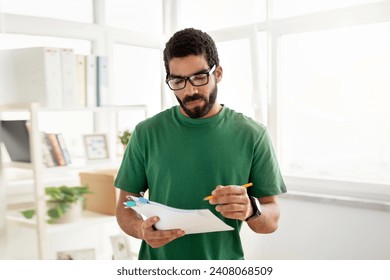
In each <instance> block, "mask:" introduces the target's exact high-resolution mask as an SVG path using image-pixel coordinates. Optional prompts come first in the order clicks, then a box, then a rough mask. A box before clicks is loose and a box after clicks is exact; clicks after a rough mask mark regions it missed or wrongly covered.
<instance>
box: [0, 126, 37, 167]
mask: <svg viewBox="0 0 390 280" xmlns="http://www.w3.org/2000/svg"><path fill="white" fill-rule="evenodd" d="M1 142H3V143H4V146H5V148H6V150H7V152H8V154H9V157H10V159H11V160H12V161H14V162H31V157H30V137H29V132H28V127H27V121H26V120H12V121H11V120H10V121H8V120H7V121H6V120H2V121H1V128H0V143H1Z"/></svg>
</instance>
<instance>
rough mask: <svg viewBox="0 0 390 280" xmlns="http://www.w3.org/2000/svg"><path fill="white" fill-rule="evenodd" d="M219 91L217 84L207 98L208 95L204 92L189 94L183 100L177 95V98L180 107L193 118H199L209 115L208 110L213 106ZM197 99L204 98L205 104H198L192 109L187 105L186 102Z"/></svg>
mask: <svg viewBox="0 0 390 280" xmlns="http://www.w3.org/2000/svg"><path fill="white" fill-rule="evenodd" d="M217 93H218V87H217V85H215V87H214V89H213V91H212V92H211V93H210V96H209V97H208V98H207V96H205V95H203V94H198V93H195V94H194V95H191V96H189V95H187V96H186V97H184V98H183V100H180V99H179V98H178V97H177V96H176V99H177V101H178V102H179V104H180V107H181V108H182V109H183V110H184V112H185V113H186V114H187V115H188V116H189V117H190V118H192V119H199V118H202V117H204V116H205V115H207V113H208V112H210V110H211V108H212V107H213V106H214V104H215V101H216V100H217ZM197 100H203V102H204V105H203V106H196V107H194V108H192V109H189V108H187V107H186V104H187V103H188V102H191V101H197Z"/></svg>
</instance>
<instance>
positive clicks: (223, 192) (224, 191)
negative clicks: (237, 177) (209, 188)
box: [209, 186, 249, 204]
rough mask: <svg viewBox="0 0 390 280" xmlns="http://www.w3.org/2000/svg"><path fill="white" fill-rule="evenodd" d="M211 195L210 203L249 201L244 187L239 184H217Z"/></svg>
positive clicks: (244, 202)
mask: <svg viewBox="0 0 390 280" xmlns="http://www.w3.org/2000/svg"><path fill="white" fill-rule="evenodd" d="M211 195H212V196H213V198H211V199H210V200H209V202H210V204H226V203H238V204H246V203H247V202H249V199H248V195H247V192H246V189H245V188H243V187H241V186H217V188H216V189H215V190H214V191H213V192H212V193H211Z"/></svg>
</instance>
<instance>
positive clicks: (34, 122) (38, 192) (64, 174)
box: [0, 103, 147, 259]
mask: <svg viewBox="0 0 390 280" xmlns="http://www.w3.org/2000/svg"><path fill="white" fill-rule="evenodd" d="M61 110H62V109H59V110H57V109H55V110H54V109H48V108H40V106H39V104H37V103H31V104H19V105H7V106H4V105H2V106H0V120H1V119H3V115H4V114H9V113H13V112H15V113H16V112H17V113H21V114H23V116H26V118H25V119H26V120H28V121H29V123H30V135H29V136H30V153H31V155H30V157H31V163H14V162H8V163H3V160H2V159H1V158H0V172H1V174H4V173H5V172H4V171H5V170H7V169H9V168H17V169H23V170H30V171H31V173H32V175H31V179H26V180H27V181H28V180H30V183H31V184H32V185H33V203H34V207H35V211H36V215H35V219H32V220H28V219H25V218H24V217H23V216H22V214H21V213H20V211H17V210H10V211H7V217H6V219H7V222H10V223H13V224H16V225H18V226H23V227H27V228H32V229H34V230H36V232H37V245H38V246H37V247H38V258H39V259H50V257H49V236H48V235H49V234H52V233H56V232H59V231H67V230H69V231H71V230H72V229H75V228H77V227H84V226H90V225H91V224H99V223H106V222H112V221H113V220H114V219H115V217H114V216H110V215H103V214H99V213H94V212H88V211H85V213H84V215H83V219H82V220H81V221H79V222H76V223H70V224H53V225H51V224H48V223H47V222H46V203H45V194H44V188H45V183H46V182H47V181H55V180H57V181H61V180H63V179H64V178H70V177H72V176H73V177H74V178H77V174H78V172H80V171H84V170H89V169H96V168H112V167H114V166H115V167H117V166H118V164H119V161H118V160H115V157H116V153H111V154H110V160H108V161H106V162H99V163H97V164H92V163H90V162H82V163H79V164H74V165H73V166H61V167H50V168H48V167H45V166H44V163H43V155H42V152H41V151H42V147H41V146H42V143H41V141H42V139H41V132H40V129H39V118H38V114H39V113H40V112H48V111H53V112H58V111H61ZM63 110H64V111H89V112H92V113H97V114H100V116H99V118H100V119H101V118H104V117H102V115H104V114H105V113H106V114H107V113H115V112H117V111H120V110H143V111H144V113H145V117H146V116H147V111H146V106H145V105H136V106H112V107H97V108H80V109H63ZM18 119H20V118H18ZM23 119H24V117H23ZM108 121H109V122H110V123H111V122H112V121H113V120H112V119H110V118H108ZM109 125H110V124H109ZM95 129H96V128H95ZM111 136H112V139H114V138H116V135H111ZM109 142H110V141H109ZM0 156H1V154H0ZM59 174H61V176H59ZM77 179H78V178H77ZM26 180H25V181H26ZM4 184H5V185H7V184H8V185H9V184H15V182H14V180H7V178H5V179H4ZM16 184H17V182H16Z"/></svg>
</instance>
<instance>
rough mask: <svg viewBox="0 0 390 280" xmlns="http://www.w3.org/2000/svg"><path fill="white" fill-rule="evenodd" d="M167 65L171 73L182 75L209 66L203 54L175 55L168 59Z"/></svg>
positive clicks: (187, 74) (188, 74)
mask: <svg viewBox="0 0 390 280" xmlns="http://www.w3.org/2000/svg"><path fill="white" fill-rule="evenodd" d="M168 65H169V72H170V74H171V75H175V76H183V77H184V76H190V75H192V74H194V73H197V72H199V71H202V70H205V69H208V68H209V66H208V64H207V61H206V58H205V57H204V55H190V56H185V57H175V58H172V59H171V60H170V61H169V63H168Z"/></svg>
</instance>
